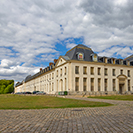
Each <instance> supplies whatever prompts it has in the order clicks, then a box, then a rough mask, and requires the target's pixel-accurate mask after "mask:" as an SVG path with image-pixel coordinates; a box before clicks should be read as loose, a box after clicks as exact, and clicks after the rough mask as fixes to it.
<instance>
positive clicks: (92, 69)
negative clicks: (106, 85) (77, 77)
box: [91, 67, 94, 75]
mask: <svg viewBox="0 0 133 133" xmlns="http://www.w3.org/2000/svg"><path fill="white" fill-rule="evenodd" d="M91 75H94V67H91Z"/></svg>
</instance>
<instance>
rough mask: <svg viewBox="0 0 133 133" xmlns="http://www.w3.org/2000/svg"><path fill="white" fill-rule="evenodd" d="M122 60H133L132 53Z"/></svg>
mask: <svg viewBox="0 0 133 133" xmlns="http://www.w3.org/2000/svg"><path fill="white" fill-rule="evenodd" d="M124 60H129V61H133V54H132V55H130V56H129V57H127V58H125V59H124Z"/></svg>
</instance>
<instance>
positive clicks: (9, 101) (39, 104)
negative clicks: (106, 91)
mask: <svg viewBox="0 0 133 133" xmlns="http://www.w3.org/2000/svg"><path fill="white" fill-rule="evenodd" d="M110 105H112V104H109V103H103V102H90V101H83V100H74V99H66V98H59V97H51V96H24V95H0V109H45V108H72V107H74V108H75V107H103V106H110Z"/></svg>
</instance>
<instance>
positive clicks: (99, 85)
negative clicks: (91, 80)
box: [98, 78, 101, 91]
mask: <svg viewBox="0 0 133 133" xmlns="http://www.w3.org/2000/svg"><path fill="white" fill-rule="evenodd" d="M100 89H101V79H100V78H98V91H100Z"/></svg>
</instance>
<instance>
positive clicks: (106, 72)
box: [104, 68, 108, 76]
mask: <svg viewBox="0 0 133 133" xmlns="http://www.w3.org/2000/svg"><path fill="white" fill-rule="evenodd" d="M104 75H105V76H107V75H108V69H107V68H105V69H104Z"/></svg>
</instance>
